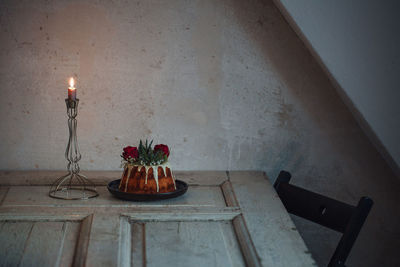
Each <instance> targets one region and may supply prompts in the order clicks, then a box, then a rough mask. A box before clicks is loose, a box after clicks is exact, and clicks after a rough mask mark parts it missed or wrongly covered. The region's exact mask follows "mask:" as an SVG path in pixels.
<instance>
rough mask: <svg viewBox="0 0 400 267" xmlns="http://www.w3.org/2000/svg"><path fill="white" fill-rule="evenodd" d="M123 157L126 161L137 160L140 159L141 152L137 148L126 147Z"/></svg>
mask: <svg viewBox="0 0 400 267" xmlns="http://www.w3.org/2000/svg"><path fill="white" fill-rule="evenodd" d="M122 156H123V157H124V159H125V160H128V159H129V158H133V159H135V158H137V157H139V151H138V149H137V147H135V146H127V147H124V153H122Z"/></svg>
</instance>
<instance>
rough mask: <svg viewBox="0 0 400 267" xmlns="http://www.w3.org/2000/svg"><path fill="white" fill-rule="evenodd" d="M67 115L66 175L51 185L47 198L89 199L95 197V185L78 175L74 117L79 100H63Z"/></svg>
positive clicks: (96, 194) (78, 157)
mask: <svg viewBox="0 0 400 267" xmlns="http://www.w3.org/2000/svg"><path fill="white" fill-rule="evenodd" d="M65 103H66V105H67V114H68V128H69V140H68V145H67V149H66V150H65V158H66V159H67V160H68V166H67V169H68V174H66V175H64V176H61V177H59V178H58V179H57V180H56V181H55V182H54V183H53V184H52V185H51V188H50V191H49V196H50V197H53V198H59V199H70V200H73V199H89V198H93V197H97V196H98V195H99V194H98V193H97V191H96V186H95V184H94V183H93V182H92V181H90V180H89V179H88V178H87V177H86V176H85V175H82V174H80V173H79V171H80V169H79V164H78V161H79V160H80V159H81V154H80V153H79V148H78V141H77V137H76V125H77V120H76V116H77V115H78V103H79V99H76V100H71V99H65Z"/></svg>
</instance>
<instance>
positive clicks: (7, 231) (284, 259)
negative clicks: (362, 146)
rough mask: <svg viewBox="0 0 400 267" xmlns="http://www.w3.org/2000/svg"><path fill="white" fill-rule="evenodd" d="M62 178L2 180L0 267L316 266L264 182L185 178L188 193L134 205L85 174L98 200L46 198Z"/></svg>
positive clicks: (253, 176) (234, 175)
mask: <svg viewBox="0 0 400 267" xmlns="http://www.w3.org/2000/svg"><path fill="white" fill-rule="evenodd" d="M60 174H61V173H59V172H0V184H1V187H0V201H1V202H0V266H17V265H19V266H71V265H73V266H185V267H186V266H207V267H210V266H246V265H247V266H284V267H288V266H312V265H315V263H314V261H313V259H312V258H311V255H310V254H309V252H308V251H307V248H306V246H305V244H304V242H303V240H302V239H301V237H300V235H299V233H298V232H297V230H296V228H295V226H294V224H293V223H292V221H291V219H290V217H289V215H288V213H287V212H286V210H285V209H284V207H283V205H282V203H281V202H280V200H279V198H278V196H277V194H276V193H275V191H274V190H273V187H272V186H271V184H270V183H269V181H268V179H267V177H266V176H265V175H264V174H263V173H262V172H229V173H228V172H178V173H176V176H177V179H180V180H184V181H186V182H187V183H188V184H189V185H190V186H189V190H188V192H187V193H186V194H185V195H183V196H181V197H179V198H176V199H169V200H164V201H158V202H147V203H141V202H127V201H122V200H119V199H116V198H114V197H113V196H112V195H111V194H110V193H109V192H108V191H107V188H106V187H105V184H106V183H107V182H109V181H111V180H114V179H118V178H119V176H120V175H121V172H86V174H87V175H88V176H89V178H91V179H92V180H94V181H95V182H96V184H98V191H99V193H100V196H99V197H98V198H95V199H89V200H85V201H81V200H79V201H66V200H58V199H53V198H50V197H48V195H47V193H48V190H49V186H48V184H49V183H50V182H51V181H52V180H54V179H55V178H56V177H58V176H60Z"/></svg>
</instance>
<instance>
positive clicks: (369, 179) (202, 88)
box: [0, 0, 400, 266]
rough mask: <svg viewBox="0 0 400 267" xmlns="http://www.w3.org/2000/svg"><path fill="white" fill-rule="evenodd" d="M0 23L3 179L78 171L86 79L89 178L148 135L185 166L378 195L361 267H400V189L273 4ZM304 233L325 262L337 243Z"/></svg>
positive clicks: (1, 18)
mask: <svg viewBox="0 0 400 267" xmlns="http://www.w3.org/2000/svg"><path fill="white" fill-rule="evenodd" d="M0 27H1V28H0V42H1V50H0V112H1V131H0V140H1V142H0V146H1V150H0V153H1V157H0V169H4V170H14V169H17V170H32V169H64V168H65V166H66V161H65V159H64V150H65V145H66V142H67V125H66V112H65V103H64V98H65V97H66V93H67V92H66V91H67V80H68V77H69V76H71V75H75V76H76V77H77V79H78V83H77V88H78V89H77V90H78V97H79V99H80V104H79V105H80V106H79V115H78V139H79V143H80V147H81V152H82V156H83V158H82V160H81V168H82V169H83V170H115V169H118V167H119V163H120V158H119V155H120V153H121V149H122V147H123V146H125V145H131V144H135V143H136V142H138V140H139V139H140V138H142V139H143V138H153V139H154V140H155V141H156V142H157V143H165V144H168V145H169V146H170V147H171V149H172V154H171V156H170V161H171V165H172V166H173V167H174V168H175V169H180V170H203V169H207V170H250V169H251V170H265V171H266V172H267V174H268V176H269V178H270V179H271V180H274V179H275V177H276V175H277V173H278V172H279V170H281V169H286V170H289V171H291V172H292V173H293V174H294V178H293V181H294V183H296V184H298V185H301V186H305V187H307V188H309V189H311V190H315V191H318V192H320V193H323V194H327V195H330V196H335V197H336V198H338V199H341V200H343V201H347V202H349V203H353V204H355V203H356V202H357V200H358V198H359V197H360V196H362V195H369V196H371V197H372V198H374V200H375V203H376V205H375V206H374V209H373V211H372V213H371V216H370V218H369V221H368V222H367V224H366V225H365V227H364V230H363V232H362V233H361V235H360V237H359V241H358V243H357V244H356V246H355V247H354V249H353V252H352V254H351V256H350V259H349V265H350V266H395V264H396V263H397V265H399V263H400V259H399V256H398V255H397V254H398V253H397V251H396V249H397V248H398V247H400V241H399V236H400V232H399V230H398V229H397V225H398V224H399V222H400V219H399V218H400V215H399V211H398V207H397V205H398V203H400V196H399V195H398V191H399V188H400V184H399V182H400V181H399V180H398V179H396V178H395V176H394V175H393V173H392V172H391V170H390V168H389V167H388V166H387V164H386V163H385V162H384V160H383V159H382V158H381V156H380V155H379V153H378V152H377V151H376V150H375V149H374V147H373V146H372V145H371V143H370V142H369V141H368V139H367V138H366V137H365V135H364V133H363V132H362V131H361V129H360V128H359V127H358V125H357V123H356V121H355V120H354V119H353V117H352V115H351V114H350V112H349V111H348V109H347V108H346V106H345V105H344V104H343V103H342V101H341V100H340V98H339V97H338V95H337V93H336V91H335V90H334V88H333V87H332V85H331V84H330V82H329V80H328V78H327V77H326V75H325V74H324V72H323V71H322V70H321V69H320V67H319V65H318V64H317V63H316V62H315V60H314V59H313V58H312V57H311V55H310V53H309V52H308V51H307V49H306V48H305V47H304V45H303V43H302V42H301V41H300V40H299V39H298V37H297V36H296V34H295V33H294V32H293V31H292V30H291V28H290V27H289V26H288V24H287V23H286V22H285V20H284V19H283V18H282V16H281V15H280V13H279V12H278V10H277V9H276V7H275V6H274V5H273V4H272V3H271V1H239V0H224V1H212V0H203V1H183V0H173V1H136V2H133V1H94V0H93V1H1V2H0ZM296 223H297V224H298V227H299V230H300V232H301V233H302V235H303V236H304V238H305V240H306V242H307V244H308V245H309V247H310V250H311V252H312V253H313V254H315V255H314V257H315V258H316V259H317V261H318V262H319V263H321V264H323V263H324V262H326V260H327V259H329V257H330V255H331V252H332V249H333V248H334V246H335V245H336V243H335V242H336V239H337V235H335V234H334V233H331V232H329V233H326V232H325V231H324V230H322V229H319V228H315V227H314V226H310V225H308V224H304V223H302V222H299V221H297V220H296ZM335 238H336V239H335ZM266 242H268V241H266ZM377 243H379V246H378V245H377ZM352 263H353V264H352ZM382 264H383V265H382ZM385 264H386V265H385ZM390 264H393V265H390Z"/></svg>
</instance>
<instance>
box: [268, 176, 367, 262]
mask: <svg viewBox="0 0 400 267" xmlns="http://www.w3.org/2000/svg"><path fill="white" fill-rule="evenodd" d="M290 178H291V174H290V173H289V172H287V171H281V172H280V173H279V176H278V178H277V179H276V181H275V183H274V188H275V190H276V192H277V193H278V195H279V197H280V199H281V200H282V202H283V205H284V206H285V208H286V210H287V211H288V212H289V213H292V214H294V215H297V216H300V217H302V218H305V219H307V220H310V221H313V222H315V223H318V224H320V225H323V226H325V227H328V228H330V229H333V230H335V231H338V232H340V233H342V234H343V235H342V238H341V239H340V241H339V244H338V245H337V247H336V250H335V252H334V253H333V256H332V257H331V260H330V262H329V264H328V267H336V266H345V265H344V263H345V261H346V259H347V256H348V255H349V253H350V250H351V248H352V247H353V244H354V242H355V241H356V239H357V236H358V234H359V232H360V230H361V227H362V226H363V224H364V221H365V219H366V218H367V216H368V213H369V211H370V210H371V207H372V205H373V201H372V199H370V198H368V197H362V198H361V199H360V201H359V202H358V205H357V206H352V205H349V204H346V203H344V202H341V201H338V200H335V199H332V198H329V197H326V196H323V195H320V194H317V193H314V192H311V191H308V190H305V189H303V188H300V187H297V186H295V185H291V184H289V181H290Z"/></svg>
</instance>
